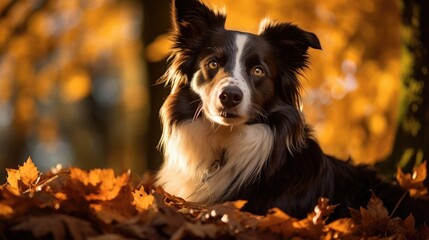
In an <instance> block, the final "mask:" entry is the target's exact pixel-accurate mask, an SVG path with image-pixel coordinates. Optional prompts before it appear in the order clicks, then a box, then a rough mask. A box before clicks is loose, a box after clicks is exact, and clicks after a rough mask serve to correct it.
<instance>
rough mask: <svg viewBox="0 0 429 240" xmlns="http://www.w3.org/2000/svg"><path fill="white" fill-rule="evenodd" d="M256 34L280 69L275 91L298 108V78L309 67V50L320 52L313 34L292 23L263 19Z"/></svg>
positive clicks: (318, 43)
mask: <svg viewBox="0 0 429 240" xmlns="http://www.w3.org/2000/svg"><path fill="white" fill-rule="evenodd" d="M259 35H260V36H261V37H262V38H263V39H265V41H267V42H268V43H269V44H270V46H271V48H272V49H273V52H274V53H275V54H276V56H277V58H278V63H279V67H281V68H282V71H281V72H282V74H280V81H278V82H277V84H278V88H277V89H278V91H280V94H279V95H280V96H281V98H282V99H283V100H284V101H285V102H287V103H289V104H291V105H295V106H296V107H299V101H300V95H299V87H300V82H299V79H298V77H297V75H298V74H301V73H302V70H304V69H305V68H306V67H307V66H308V48H310V47H311V48H314V49H322V47H321V46H320V42H319V39H318V38H317V36H316V35H315V34H314V33H311V32H307V31H304V30H302V29H300V28H299V27H297V26H296V25H293V24H291V23H272V22H270V21H269V20H264V21H263V22H262V23H261V25H260V28H259Z"/></svg>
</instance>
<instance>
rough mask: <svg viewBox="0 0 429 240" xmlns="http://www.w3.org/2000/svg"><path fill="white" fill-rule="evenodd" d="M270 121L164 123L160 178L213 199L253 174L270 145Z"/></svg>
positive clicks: (177, 189) (192, 196)
mask: <svg viewBox="0 0 429 240" xmlns="http://www.w3.org/2000/svg"><path fill="white" fill-rule="evenodd" d="M273 139H274V138H273V133H272V131H271V129H270V128H269V126H268V125H265V124H252V125H239V126H234V127H225V126H220V125H214V124H213V123H212V122H210V121H209V120H207V119H205V118H198V119H197V120H196V121H192V120H188V121H184V122H181V123H179V124H177V125H175V126H173V127H172V128H170V129H165V130H164V133H163V137H162V141H161V145H162V147H163V150H164V155H165V161H164V165H163V166H162V168H161V170H160V172H159V173H158V175H157V176H158V179H157V181H158V184H160V185H161V186H162V187H163V188H164V189H165V190H166V191H167V192H169V193H171V194H174V195H177V196H179V197H182V198H184V199H186V200H188V201H192V202H201V203H214V202H219V201H223V200H224V199H226V198H227V197H228V196H229V194H230V193H232V192H234V191H237V190H238V189H239V188H240V187H243V185H245V184H247V183H251V182H252V181H255V180H257V178H258V174H259V172H260V170H261V168H262V167H263V165H264V164H265V162H266V160H267V159H268V157H269V155H270V153H271V149H272V146H273Z"/></svg>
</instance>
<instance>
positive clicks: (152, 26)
mask: <svg viewBox="0 0 429 240" xmlns="http://www.w3.org/2000/svg"><path fill="white" fill-rule="evenodd" d="M143 8H144V13H143V14H144V25H143V26H144V27H143V42H144V45H145V46H147V45H148V44H149V43H151V42H152V41H154V40H155V38H156V37H157V36H159V35H161V34H165V33H166V32H168V30H169V27H170V1H168V0H159V1H153V0H145V1H144V2H143ZM165 69H166V61H160V62H147V73H148V78H149V83H150V86H149V94H150V108H151V109H150V111H151V113H152V114H151V116H150V119H149V125H148V126H149V129H148V135H147V139H146V140H145V141H147V146H148V147H147V159H148V168H149V169H151V170H157V169H158V168H159V165H160V164H161V162H162V156H161V154H160V153H159V152H158V151H157V149H156V147H157V145H158V141H159V139H160V137H161V125H160V121H159V116H158V114H153V113H157V112H158V111H159V109H160V108H161V105H162V102H163V100H164V99H165V97H166V96H167V95H168V93H169V92H168V90H166V89H164V86H162V85H157V84H156V82H157V80H158V79H159V78H160V77H161V76H162V75H163V74H164V72H165Z"/></svg>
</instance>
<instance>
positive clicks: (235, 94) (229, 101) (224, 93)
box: [219, 86, 243, 109]
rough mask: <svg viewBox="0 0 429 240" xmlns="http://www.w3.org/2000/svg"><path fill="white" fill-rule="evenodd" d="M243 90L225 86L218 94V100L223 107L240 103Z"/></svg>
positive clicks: (228, 107)
mask: <svg viewBox="0 0 429 240" xmlns="http://www.w3.org/2000/svg"><path fill="white" fill-rule="evenodd" d="M242 100H243V92H242V91H241V89H240V88H238V87H235V86H229V87H225V88H223V89H222V90H221V92H220V94H219V101H220V103H221V104H222V106H223V107H225V108H227V109H230V108H233V107H235V106H237V105H238V104H240V103H241V101H242Z"/></svg>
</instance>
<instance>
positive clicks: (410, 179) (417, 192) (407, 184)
mask: <svg viewBox="0 0 429 240" xmlns="http://www.w3.org/2000/svg"><path fill="white" fill-rule="evenodd" d="M426 176H427V173H426V161H424V162H423V163H421V164H420V165H419V166H417V167H414V168H413V172H412V174H411V173H406V174H405V173H404V172H403V171H402V170H401V169H400V168H399V167H398V169H397V173H396V180H397V181H398V183H399V185H401V186H402V187H403V188H405V189H408V191H409V192H410V196H412V197H427V194H428V189H427V187H425V185H424V181H425V179H426Z"/></svg>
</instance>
